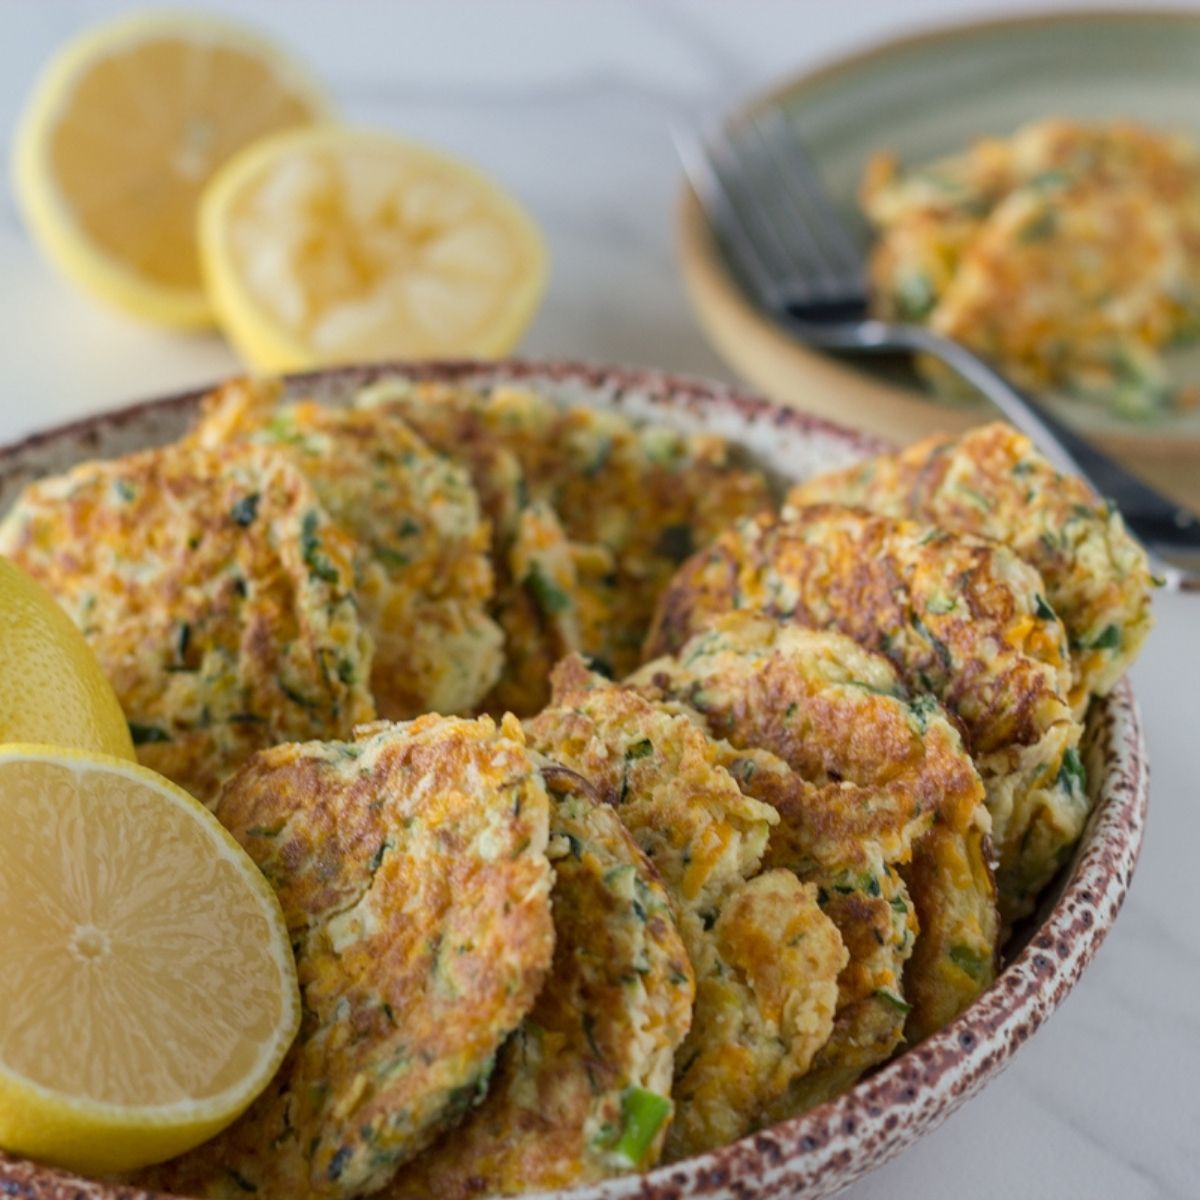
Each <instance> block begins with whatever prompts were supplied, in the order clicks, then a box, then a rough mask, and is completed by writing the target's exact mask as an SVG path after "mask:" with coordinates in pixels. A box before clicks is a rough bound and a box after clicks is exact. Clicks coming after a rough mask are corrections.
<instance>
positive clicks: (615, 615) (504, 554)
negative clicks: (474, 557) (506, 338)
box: [359, 381, 771, 716]
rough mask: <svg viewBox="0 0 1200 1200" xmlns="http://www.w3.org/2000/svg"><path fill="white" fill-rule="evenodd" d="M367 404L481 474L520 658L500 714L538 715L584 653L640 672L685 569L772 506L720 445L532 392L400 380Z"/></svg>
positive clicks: (754, 478) (760, 484) (614, 667)
mask: <svg viewBox="0 0 1200 1200" xmlns="http://www.w3.org/2000/svg"><path fill="white" fill-rule="evenodd" d="M359 403H360V404H363V405H367V406H370V407H372V408H374V409H383V410H385V411H390V412H394V413H397V414H398V415H400V416H401V417H403V418H404V420H405V421H407V422H408V423H409V424H410V425H412V427H413V428H414V429H416V430H417V432H418V433H419V434H420V435H421V436H422V437H423V438H424V439H425V440H426V441H427V442H428V443H429V444H430V445H431V446H434V447H436V448H437V449H439V450H441V451H443V453H445V454H448V455H450V456H452V457H455V458H461V459H462V461H463V462H464V463H465V464H466V466H467V467H468V469H469V470H470V471H471V473H472V476H473V478H474V479H475V484H476V487H477V488H478V489H479V494H480V496H481V498H482V500H483V504H484V509H485V511H486V512H487V514H488V516H489V517H490V518H491V521H492V529H493V537H494V538H495V543H496V545H495V552H494V558H495V563H496V570H497V575H498V593H499V595H498V598H499V605H498V619H499V620H500V622H501V624H502V625H503V626H504V629H505V633H506V635H507V639H508V644H509V645H510V647H515V648H516V651H517V652H516V654H515V655H510V658H509V661H508V664H507V667H506V670H505V673H504V675H503V676H502V678H501V680H500V683H499V685H498V686H497V688H496V690H495V692H494V693H493V695H492V697H491V698H490V701H489V703H488V708H489V709H490V710H491V711H503V710H504V709H511V710H512V711H514V712H516V713H518V714H520V715H522V716H524V715H528V714H530V713H534V712H536V711H537V710H538V709H539V708H541V707H542V706H543V705H544V704H545V703H546V700H547V699H548V697H549V677H550V669H551V668H552V667H553V666H554V664H555V662H557V661H558V660H559V659H560V658H561V657H563V655H565V654H567V653H569V652H571V651H578V652H580V653H583V654H586V655H587V656H588V657H589V658H591V659H593V660H594V661H597V662H598V663H601V664H603V667H604V669H605V671H606V672H607V673H608V674H609V675H612V676H616V677H619V676H621V675H624V674H626V673H627V672H628V671H631V670H633V668H634V667H635V666H637V664H638V662H639V661H640V656H641V648H642V641H643V639H644V637H645V631H646V626H647V625H648V623H649V621H650V617H651V615H652V614H653V612H654V606H655V604H656V602H657V600H658V596H659V593H660V592H661V591H662V588H663V587H664V585H665V584H666V583H667V581H668V580H669V579H670V578H671V576H672V574H673V573H674V571H675V568H676V567H677V566H678V565H679V564H680V563H681V562H682V561H683V560H684V559H685V558H687V557H688V555H690V554H691V553H692V551H693V550H695V549H698V548H699V547H701V546H704V545H707V543H708V542H709V541H711V540H712V539H713V538H714V537H715V536H716V535H717V534H718V533H720V532H721V530H722V529H724V528H725V527H726V525H728V524H729V523H730V522H731V521H733V520H735V519H737V518H738V517H741V516H748V515H750V514H753V513H756V512H758V511H760V510H761V509H763V508H765V507H766V506H767V505H768V504H769V503H770V500H771V497H770V493H769V491H768V489H767V485H766V482H765V480H764V478H763V476H762V474H761V473H760V472H758V471H753V470H743V469H740V468H739V467H737V466H736V465H735V464H734V463H733V462H732V461H731V460H730V454H729V448H728V446H727V445H726V443H725V442H724V441H723V440H722V439H720V438H716V437H711V436H699V435H692V436H685V435H683V434H680V433H677V432H675V431H674V430H671V429H667V428H664V427H662V426H638V425H635V424H634V423H633V422H632V421H630V420H629V419H628V418H627V417H625V416H623V415H622V414H620V413H615V412H600V411H597V410H594V409H589V408H561V407H559V406H558V405H556V404H554V403H553V402H552V401H550V400H548V399H547V398H546V397H545V396H542V395H539V394H538V393H537V392H533V391H529V390H526V389H518V388H506V387H500V388H496V389H495V390H493V391H491V392H486V393H484V392H475V391H470V390H467V389H464V388H452V387H446V386H444V385H438V384H422V385H412V384H408V383H405V382H403V381H397V382H394V383H384V384H381V385H376V386H375V387H374V388H372V389H370V390H369V391H368V392H367V393H366V394H364V395H363V396H362V397H361V398H360V400H359ZM531 514H537V516H536V517H535V518H534V519H533V520H532V521H531V520H530V516H531Z"/></svg>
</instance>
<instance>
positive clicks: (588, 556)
mask: <svg viewBox="0 0 1200 1200" xmlns="http://www.w3.org/2000/svg"><path fill="white" fill-rule="evenodd" d="M280 392H281V389H280V388H279V386H278V385H276V384H273V383H269V382H256V381H249V380H238V381H235V382H233V383H230V384H228V385H226V386H225V387H223V388H220V389H218V390H217V391H216V392H214V393H213V394H212V395H211V396H210V397H208V398H207V399H206V400H205V401H204V403H203V405H202V410H201V416H200V419H199V421H198V422H197V424H196V426H195V428H194V429H192V430H191V431H190V432H189V434H188V435H187V436H186V437H185V438H184V439H183V440H182V441H181V442H179V443H178V444H176V445H172V446H166V447H163V448H161V449H156V450H148V451H145V452H143V453H141V454H136V455H131V456H129V457H127V458H123V459H118V460H116V461H114V462H107V463H85V464H83V465H81V466H79V467H77V468H76V469H75V470H74V471H72V472H70V473H69V474H67V475H66V476H63V477H61V478H56V479H48V480H43V481H40V482H38V483H36V484H34V485H33V486H31V487H30V488H28V489H27V490H26V491H25V493H24V494H23V495H22V497H21V498H20V499H19V501H18V502H17V504H16V505H15V506H14V508H13V510H12V512H11V513H9V514H8V515H7V517H6V518H5V519H4V521H3V522H2V523H0V553H4V554H7V555H9V556H10V557H12V558H13V559H14V560H15V561H16V562H18V563H19V564H20V565H21V566H23V567H24V568H25V569H26V570H27V571H29V572H30V573H31V574H32V575H34V576H35V577H36V578H38V579H39V580H41V582H42V583H44V584H45V585H46V586H47V587H48V588H49V589H50V591H51V592H52V593H54V594H55V595H56V596H57V597H58V598H59V599H60V601H61V602H62V603H63V605H64V607H66V608H67V610H68V612H69V613H70V614H71V615H72V616H73V617H74V618H75V620H76V622H77V623H78V624H79V625H80V627H81V628H82V629H83V631H84V633H85V634H86V635H87V637H88V639H89V641H90V642H91V644H92V647H93V649H94V650H95V651H96V654H97V656H98V658H99V659H100V662H101V665H102V666H103V667H104V668H105V670H106V672H107V673H108V675H109V677H110V678H111V679H112V681H113V683H114V686H115V687H116V690H117V695H118V698H119V699H120V700H121V702H122V704H123V706H124V707H125V710H126V713H127V715H128V717H129V719H130V722H131V725H132V726H133V731H134V737H135V742H137V744H138V747H139V754H140V756H141V757H142V759H143V761H144V762H146V763H147V764H148V765H150V766H153V767H155V768H156V769H158V770H160V771H162V772H163V773H164V774H165V775H167V776H168V777H170V778H172V779H174V780H175V781H176V782H178V783H180V784H182V785H183V786H184V787H186V788H188V790H190V791H192V792H193V793H194V794H196V795H197V796H199V797H200V798H201V799H203V800H208V799H210V798H211V797H212V796H213V795H214V794H215V791H216V789H217V787H218V786H219V785H220V783H221V781H222V780H223V779H225V778H227V777H228V775H229V774H230V773H231V772H232V771H233V770H235V769H236V768H237V767H238V766H239V765H240V764H241V763H242V762H244V761H245V759H246V758H247V757H248V756H249V755H250V754H251V753H253V752H254V751H255V750H257V749H260V748H265V747H268V746H273V745H276V744H278V743H280V742H282V741H291V740H304V739H308V738H319V737H324V738H345V737H347V736H349V734H350V731H351V729H352V728H353V726H354V725H355V723H356V722H363V721H369V720H371V719H373V717H375V716H376V715H378V716H380V717H385V718H387V719H390V720H404V719H408V718H412V717H416V716H419V715H420V714H422V713H424V712H430V711H432V712H442V713H473V712H475V711H478V710H481V709H483V710H487V711H492V712H493V713H494V714H495V715H497V716H499V715H502V714H503V713H504V712H505V711H515V712H516V713H518V714H519V715H522V716H526V715H529V714H531V713H534V712H536V711H537V709H538V708H540V707H541V706H542V704H544V702H545V700H546V699H547V698H548V696H549V676H550V670H551V668H552V667H553V665H554V663H555V662H556V661H557V660H558V659H559V658H560V657H562V656H564V655H565V654H567V653H570V652H572V651H583V652H586V653H588V654H589V655H592V656H593V657H595V658H597V659H600V660H604V661H606V662H608V664H609V667H610V670H617V671H620V672H624V671H627V670H630V669H632V668H633V667H634V666H635V665H636V664H637V661H638V651H639V649H640V645H641V641H642V638H643V637H644V635H645V630H646V627H647V625H648V623H649V620H650V616H651V613H652V610H653V606H654V603H655V601H656V599H657V596H658V593H659V591H660V590H661V587H662V585H663V584H665V582H666V580H667V579H668V578H669V577H670V575H671V573H672V572H673V571H674V569H675V567H676V565H677V564H678V562H679V561H681V559H682V558H683V557H686V555H687V554H688V553H690V551H691V550H692V548H693V547H694V546H695V545H700V544H703V543H704V542H706V541H707V540H709V539H710V538H711V537H713V536H715V535H716V533H717V532H718V531H719V530H720V529H721V528H722V527H723V523H724V520H725V519H726V515H737V514H743V513H749V512H755V511H757V510H758V509H759V508H760V507H762V506H763V504H765V503H766V502H767V500H768V491H767V487H766V483H765V481H764V478H763V476H762V475H761V473H759V472H757V471H752V470H743V469H741V468H738V467H736V466H735V465H734V464H732V463H731V462H729V461H728V454H727V450H726V447H725V444H724V443H723V442H721V441H720V440H719V439H716V438H711V437H706V436H684V435H682V434H678V433H675V432H673V431H671V430H667V429H662V428H647V427H638V426H635V425H634V424H633V422H631V421H629V420H628V419H626V418H625V417H623V416H620V415H617V414H611V413H599V412H594V411H592V410H587V409H561V408H559V407H558V406H556V405H555V404H553V403H552V402H551V401H549V400H547V399H546V398H544V397H542V396H539V395H536V394H535V393H532V392H526V391H515V390H513V389H506V388H497V389H495V390H493V391H490V392H486V393H485V392H474V391H469V390H467V389H461V388H432V387H426V388H415V389H414V388H413V387H411V386H410V385H408V384H388V383H385V384H377V385H375V386H374V387H373V388H371V389H367V390H366V391H364V392H363V393H362V394H361V395H360V396H358V397H348V399H354V400H357V403H355V404H354V405H353V406H351V407H332V406H323V405H318V404H314V403H308V402H303V403H283V402H282V401H281V396H280Z"/></svg>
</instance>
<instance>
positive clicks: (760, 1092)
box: [666, 871, 847, 1161]
mask: <svg viewBox="0 0 1200 1200" xmlns="http://www.w3.org/2000/svg"><path fill="white" fill-rule="evenodd" d="M818 895H819V893H818V890H817V886H816V885H815V884H812V883H801V882H800V881H799V880H798V879H797V878H796V876H795V875H793V874H792V873H791V872H790V871H764V872H763V873H762V874H761V875H758V876H756V877H755V878H754V879H751V880H750V881H749V882H748V883H745V884H743V885H742V886H741V887H739V888H736V889H735V890H734V891H733V893H732V894H731V895H730V896H729V897H728V899H727V900H726V901H725V903H724V904H723V905H722V906H721V913H720V916H719V917H718V918H717V921H716V924H715V925H714V927H713V930H712V939H711V945H710V955H709V958H708V969H707V970H705V969H699V968H698V970H697V975H698V980H697V989H696V1011H695V1018H694V1022H693V1026H692V1031H691V1033H690V1034H689V1035H688V1038H687V1040H686V1041H685V1042H684V1044H683V1046H682V1047H681V1048H680V1051H679V1059H680V1065H679V1067H678V1069H677V1072H676V1082H675V1102H676V1105H677V1108H678V1116H677V1118H676V1122H675V1124H674V1125H673V1126H672V1127H671V1129H670V1132H669V1133H668V1135H667V1148H666V1155H667V1158H668V1159H670V1160H672V1161H674V1160H677V1159H681V1158H687V1157H689V1156H691V1155H693V1154H702V1153H704V1152H705V1151H706V1150H712V1149H714V1148H715V1147H717V1146H724V1145H727V1144H728V1143H729V1142H732V1141H735V1140H736V1139H737V1138H739V1137H742V1136H743V1135H744V1134H746V1133H749V1132H751V1131H753V1130H755V1129H758V1128H761V1127H762V1126H764V1125H769V1124H771V1123H772V1122H774V1121H775V1120H776V1119H777V1118H776V1116H775V1112H776V1110H777V1108H779V1107H780V1106H781V1105H784V1104H786V1102H787V1098H788V1096H789V1094H790V1090H791V1089H792V1088H793V1087H795V1086H796V1085H797V1084H798V1083H800V1082H801V1081H802V1080H803V1079H804V1078H805V1077H806V1076H807V1074H808V1072H809V1070H810V1068H811V1067H812V1065H813V1064H814V1063H815V1062H816V1061H817V1058H818V1057H819V1055H820V1053H821V1050H822V1048H823V1047H824V1046H825V1045H826V1044H827V1043H828V1041H829V1038H830V1035H831V1033H832V1031H833V1030H834V1029H835V1025H836V1023H835V1013H836V1008H837V1005H838V999H839V993H838V980H839V978H840V976H841V972H842V970H843V968H844V967H845V966H846V962H847V950H846V946H845V945H844V944H843V942H842V938H841V934H840V933H839V932H838V927H837V925H836V923H835V922H834V921H832V920H831V919H830V918H829V916H828V915H827V914H826V913H824V912H822V910H821V906H820V904H819V903H818Z"/></svg>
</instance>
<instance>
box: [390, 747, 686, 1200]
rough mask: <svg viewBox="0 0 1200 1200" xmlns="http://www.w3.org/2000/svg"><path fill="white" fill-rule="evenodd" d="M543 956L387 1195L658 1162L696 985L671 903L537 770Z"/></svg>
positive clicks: (578, 792) (595, 1173)
mask: <svg viewBox="0 0 1200 1200" xmlns="http://www.w3.org/2000/svg"><path fill="white" fill-rule="evenodd" d="M544 775H545V778H546V782H547V785H548V788H549V790H550V793H551V806H550V858H551V861H552V862H553V865H554V872H555V882H554V892H553V897H552V899H553V906H554V930H555V939H556V940H555V949H554V964H553V966H552V967H551V970H550V975H549V977H548V978H547V980H546V982H545V984H544V985H543V987H542V991H541V993H540V995H539V996H538V999H537V1003H536V1004H535V1005H534V1008H533V1011H532V1012H531V1013H530V1014H529V1016H528V1017H527V1018H526V1020H525V1021H524V1023H523V1024H522V1025H521V1026H520V1028H519V1029H518V1030H517V1032H516V1033H515V1034H513V1036H512V1037H511V1038H510V1039H509V1041H508V1042H507V1043H506V1045H505V1047H504V1049H503V1051H502V1052H501V1054H500V1059H499V1062H498V1064H497V1067H496V1072H495V1074H494V1075H493V1076H492V1081H491V1086H490V1088H489V1091H488V1096H487V1099H486V1100H485V1101H484V1102H483V1103H482V1104H481V1105H480V1107H479V1108H478V1109H477V1110H475V1112H474V1113H472V1114H471V1116H470V1117H468V1118H467V1120H466V1122H465V1123H464V1124H463V1125H461V1126H460V1127H459V1128H458V1129H456V1130H454V1131H453V1132H451V1133H449V1134H447V1135H446V1136H445V1137H444V1138H443V1139H442V1140H441V1141H440V1142H439V1143H438V1144H437V1145H435V1146H433V1147H432V1148H431V1149H430V1150H428V1151H427V1152H426V1153H425V1154H423V1155H422V1156H421V1157H420V1158H418V1159H417V1160H416V1161H415V1162H413V1163H412V1164H411V1165H410V1166H409V1167H408V1168H407V1169H405V1170H403V1171H401V1173H400V1174H399V1176H398V1177H397V1178H396V1180H395V1181H394V1182H393V1183H392V1184H391V1185H390V1186H389V1187H388V1188H387V1189H386V1191H385V1193H384V1194H385V1196H386V1197H387V1198H388V1200H400V1198H405V1200H409V1198H411V1200H416V1198H418V1197H431V1198H433V1197H436V1198H437V1200H455V1198H457V1197H461V1198H463V1200H466V1198H468V1197H474V1196H481V1195H496V1194H502V1195H514V1194H517V1193H521V1192H530V1191H541V1190H542V1189H547V1190H548V1189H551V1188H560V1187H570V1186H572V1185H573V1184H578V1183H584V1182H593V1181H596V1180H599V1179H604V1178H606V1177H608V1176H611V1175H617V1174H622V1173H624V1172H627V1171H630V1170H646V1169H648V1168H649V1167H651V1166H653V1164H654V1163H655V1162H656V1161H657V1159H658V1155H659V1152H660V1151H661V1148H662V1143H663V1138H664V1137H665V1135H666V1130H667V1125H668V1122H669V1120H670V1116H671V1101H670V1095H671V1076H672V1071H673V1067H674V1062H675V1051H676V1048H677V1047H678V1045H679V1043H680V1042H681V1041H682V1040H683V1037H684V1035H685V1034H686V1033H687V1031H688V1027H689V1026H690V1025H691V1021H692V1001H693V998H694V994H695V981H694V979H693V976H692V968H691V964H690V962H689V961H688V957H687V951H686V950H685V949H684V946H683V943H682V941H681V940H680V936H679V932H678V930H677V928H676V925H675V919H674V917H673V916H672V915H671V907H670V902H669V901H668V899H667V894H666V892H665V891H664V890H663V886H662V884H661V883H660V882H659V879H658V876H657V874H656V872H655V871H654V869H653V868H652V867H651V866H650V864H649V862H648V861H647V859H646V858H645V856H644V855H643V854H642V853H641V851H640V850H638V848H637V846H636V844H635V843H634V842H633V839H632V838H631V837H630V835H629V834H628V833H627V832H626V830H625V828H624V826H623V825H622V824H621V821H620V818H619V817H618V816H617V814H616V813H615V812H614V811H613V809H612V808H610V807H609V806H608V805H606V804H604V803H602V802H600V801H599V800H598V798H597V797H596V794H595V793H594V792H593V791H592V789H591V787H590V785H588V784H586V783H584V781H583V780H582V779H581V778H579V777H578V776H572V775H571V774H570V773H569V772H566V771H564V770H562V768H559V767H554V766H545V768H544Z"/></svg>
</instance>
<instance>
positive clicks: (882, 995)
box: [875, 988, 912, 1013]
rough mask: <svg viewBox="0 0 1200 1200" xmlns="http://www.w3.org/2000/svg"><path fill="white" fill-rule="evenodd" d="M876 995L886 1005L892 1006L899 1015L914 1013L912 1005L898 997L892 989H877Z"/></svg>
mask: <svg viewBox="0 0 1200 1200" xmlns="http://www.w3.org/2000/svg"><path fill="white" fill-rule="evenodd" d="M875 995H876V996H878V997H879V999H880V1000H882V1001H883V1002H884V1003H885V1004H890V1005H891V1007H892V1008H894V1009H895V1010H896V1011H897V1012H899V1013H910V1012H912V1005H911V1004H909V1003H908V1002H907V1001H906V1000H905V999H904V998H903V997H901V996H897V995H896V993H895V992H893V991H892V989H891V988H876V989H875Z"/></svg>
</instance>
